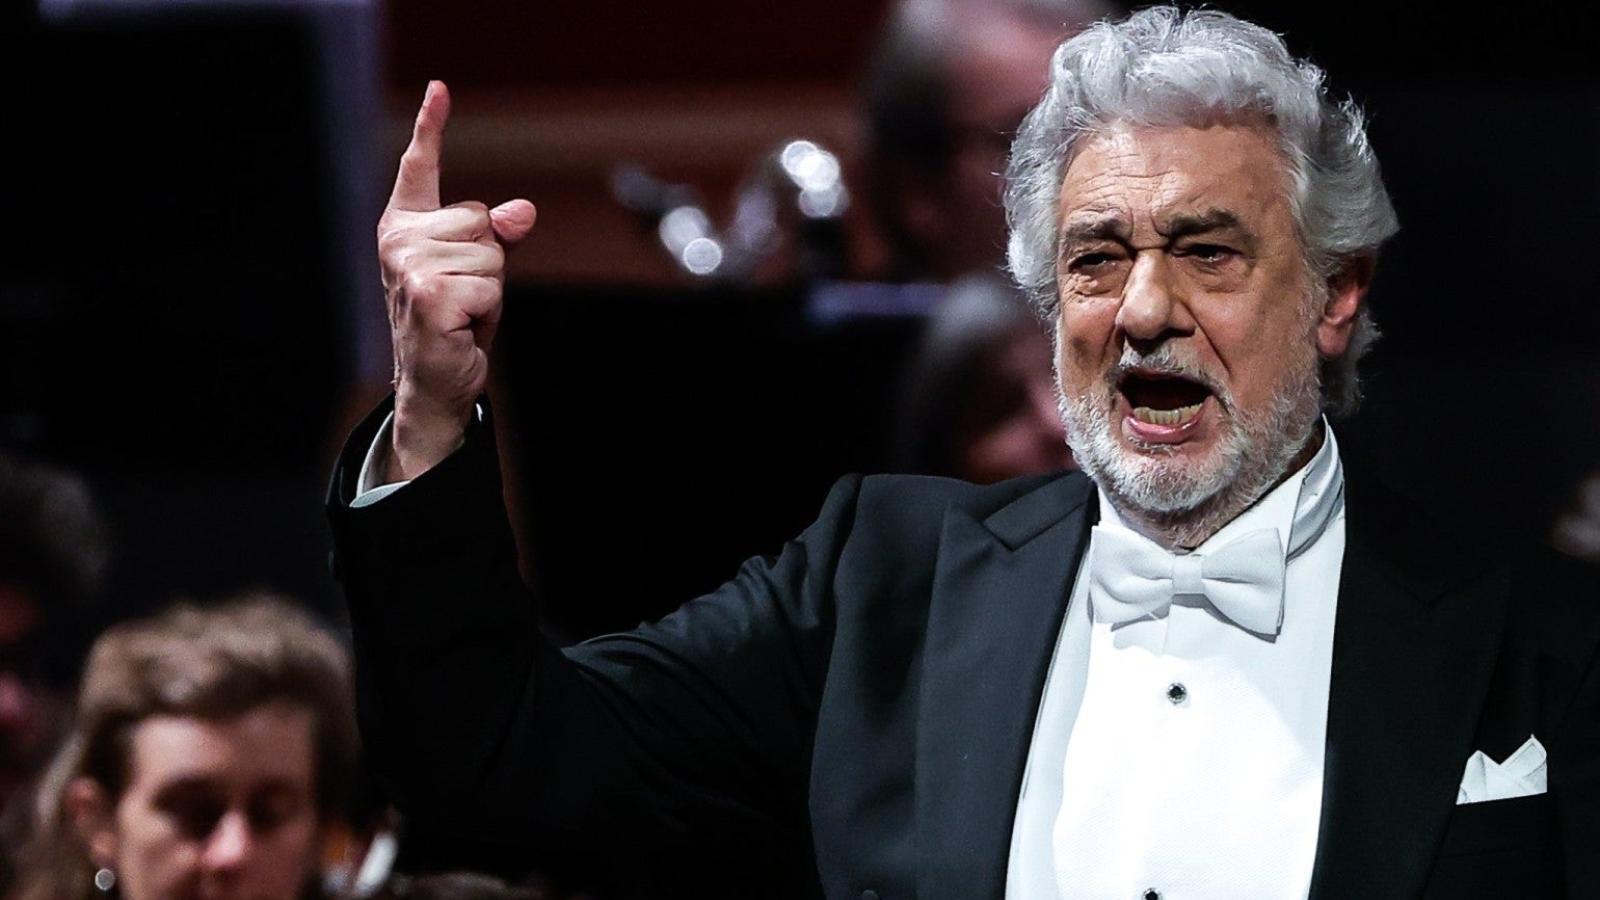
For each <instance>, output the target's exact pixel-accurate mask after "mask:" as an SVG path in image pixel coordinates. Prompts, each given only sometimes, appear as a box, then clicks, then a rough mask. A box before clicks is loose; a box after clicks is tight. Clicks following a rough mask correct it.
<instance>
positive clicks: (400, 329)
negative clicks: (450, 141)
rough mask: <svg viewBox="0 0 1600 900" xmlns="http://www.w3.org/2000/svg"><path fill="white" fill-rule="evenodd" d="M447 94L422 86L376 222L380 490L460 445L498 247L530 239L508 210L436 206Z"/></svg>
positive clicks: (494, 288) (494, 315)
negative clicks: (381, 302)
mask: <svg viewBox="0 0 1600 900" xmlns="http://www.w3.org/2000/svg"><path fill="white" fill-rule="evenodd" d="M449 118H450V92H449V90H448V89H447V88H446V87H445V85H444V83H443V82H439V81H434V82H430V83H429V84H428V91H427V94H426V95H425V96H424V97H423V99H422V108H421V109H420V110H418V111H417V123H416V127H415V129H414V130H413V131H412V134H411V145H410V146H408V147H407V148H406V152H405V155H404V156H402V157H400V172H399V174H398V175H397V176H396V177H395V182H394V193H392V194H390V196H389V205H388V207H387V208H386V209H384V211H383V218H381V219H379V220H378V260H379V263H380V264H381V267H382V270H383V288H384V295H385V297H386V298H387V302H388V306H389V331H390V336H391V338H392V340H393V345H394V369H395V415H394V432H393V433H394V443H393V447H392V448H391V452H390V454H389V459H388V462H387V464H386V467H385V477H384V479H383V480H384V481H386V482H394V481H402V480H406V479H411V478H415V477H417V476H418V475H420V474H422V473H423V472H425V471H427V470H428V469H430V468H432V467H433V466H434V465H436V464H437V463H439V462H440V461H441V460H443V459H444V458H445V457H446V456H448V455H449V454H450V453H451V452H453V451H454V450H455V448H456V447H457V446H459V445H460V443H461V437H462V434H463V433H464V432H465V430H466V426H467V423H468V422H469V421H470V419H471V417H472V409H473V404H474V402H475V401H476V400H477V398H478V396H479V395H480V394H481V393H483V390H484V386H485V384H487V382H488V376H489V345H490V343H491V342H492V341H493V340H494V332H495V328H496V326H497V325H499V323H500V302H501V295H502V288H503V286H504V284H505V247H508V246H510V245H512V244H515V243H516V242H517V241H520V240H522V239H523V238H524V237H526V236H527V235H528V232H529V231H531V230H532V229H533V219H534V208H533V204H532V203H529V202H528V201H526V200H512V201H510V202H508V203H503V204H501V205H499V206H497V207H495V208H493V209H490V208H489V207H487V206H485V205H483V204H482V203H477V202H466V203H453V204H451V205H449V206H446V207H443V208H441V207H440V206H439V156H440V150H441V148H442V146H443V144H444V126H445V122H446V121H447V120H448V119H449Z"/></svg>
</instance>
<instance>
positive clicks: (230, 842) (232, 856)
mask: <svg viewBox="0 0 1600 900" xmlns="http://www.w3.org/2000/svg"><path fill="white" fill-rule="evenodd" d="M254 843H255V836H254V835H253V834H252V833H251V831H250V821H249V819H247V818H246V817H245V815H244V813H243V812H241V811H238V810H230V811H229V812H227V813H226V814H224V815H223V817H222V818H221V819H218V820H217V827H216V828H213V829H212V830H211V835H210V837H209V838H208V839H207V841H206V846H205V852H204V854H203V855H202V857H201V860H202V862H203V863H204V866H205V868H206V869H208V870H211V871H224V870H229V869H237V868H239V867H240V866H242V865H244V863H245V862H246V861H247V860H248V859H249V858H250V854H251V852H252V850H253V845H254Z"/></svg>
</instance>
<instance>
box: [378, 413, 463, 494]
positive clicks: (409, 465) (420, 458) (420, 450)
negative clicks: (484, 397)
mask: <svg viewBox="0 0 1600 900" xmlns="http://www.w3.org/2000/svg"><path fill="white" fill-rule="evenodd" d="M471 420H472V404H471V403H468V404H467V405H466V406H465V407H464V408H462V409H461V410H460V412H459V413H457V412H442V411H437V410H421V409H418V408H417V407H416V405H414V404H409V403H407V402H406V401H405V400H404V399H403V398H401V399H397V400H396V402H395V411H394V422H393V427H392V428H391V429H390V432H389V433H390V447H389V453H388V459H387V460H385V462H384V471H385V478H384V481H385V482H395V481H410V480H412V479H414V478H416V477H418V476H419V475H421V474H422V473H424V472H426V471H428V470H429V469H431V468H433V467H434V466H436V465H438V464H439V463H441V462H443V461H444V459H445V457H447V456H449V455H450V454H452V453H454V452H455V451H456V450H457V449H458V448H460V446H461V444H462V443H463V441H464V440H465V438H466V432H467V424H468V423H469V422H470V421H471Z"/></svg>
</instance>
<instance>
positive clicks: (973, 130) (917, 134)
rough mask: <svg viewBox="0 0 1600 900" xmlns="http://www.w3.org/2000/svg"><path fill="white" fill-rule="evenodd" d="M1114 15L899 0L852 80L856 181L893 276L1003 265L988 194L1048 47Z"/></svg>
mask: <svg viewBox="0 0 1600 900" xmlns="http://www.w3.org/2000/svg"><path fill="white" fill-rule="evenodd" d="M1120 14H1121V10H1120V8H1119V7H1118V6H1117V5H1116V4H1115V3H1111V2H1104V0H901V2H899V3H896V4H895V5H894V6H893V7H892V8H891V9H890V11H889V14H888V18H887V19H886V21H885V23H884V26H883V30H882V32H881V34H880V35H879V37H878V39H877V44H876V48H875V50H874V51H873V53H872V56H871V59H870V60H869V62H868V64H867V71H866V75H865V78H864V79H863V82H862V86H861V96H862V117H863V119H864V120H865V121H864V125H865V131H866V141H865V144H866V152H865V160H864V180H865V183H866V194H867V200H868V203H869V204H870V205H871V208H872V213H873V218H874V219H875V220H876V222H877V225H878V228H879V229H880V230H881V231H882V232H883V235H884V237H885V239H886V240H887V241H888V243H889V245H890V252H891V256H892V262H891V264H890V271H889V272H888V273H887V274H888V276H889V278H890V280H896V281H902V280H903V281H918V280H920V281H935V282H949V281H953V280H955V279H956V278H959V277H960V276H962V275H964V274H966V273H968V272H971V271H974V270H994V269H997V268H998V267H999V266H1000V265H1001V263H1002V262H1003V261H1004V257H1005V240H1006V222H1005V211H1004V210H1003V209H1002V207H1001V203H1000V193H1001V190H1002V189H1003V187H1004V173H1005V168H1006V153H1007V152H1008V151H1009V150H1010V147H1011V139H1012V137H1013V136H1014V135H1015V134H1016V130H1017V126H1018V125H1019V124H1021V122H1022V117H1023V116H1024V115H1026V114H1027V112H1028V110H1029V109H1031V108H1033V105H1034V104H1035V103H1037V102H1038V101H1039V98H1040V97H1041V96H1043V94H1044V90H1045V88H1046V87H1047V86H1048V85H1049V74H1050V72H1049V69H1050V67H1049V62H1050V54H1051V53H1052V52H1053V51H1054V50H1055V48H1056V45H1057V44H1059V43H1061V41H1062V40H1064V39H1065V38H1068V37H1070V36H1072V35H1074V34H1076V33H1078V32H1079V31H1081V30H1083V28H1084V27H1085V26H1087V25H1088V24H1089V23H1091V22H1094V21H1095V20H1097V19H1103V18H1107V17H1113V16H1117V15H1120Z"/></svg>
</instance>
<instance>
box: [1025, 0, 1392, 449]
mask: <svg viewBox="0 0 1600 900" xmlns="http://www.w3.org/2000/svg"><path fill="white" fill-rule="evenodd" d="M1050 74H1051V78H1050V89H1049V91H1048V92H1047V93H1046V94H1045V96H1044V99H1043V100H1041V101H1040V102H1039V105H1038V106H1036V107H1034V109H1033V111H1032V112H1031V113H1029V114H1028V118H1027V120H1026V121H1024V122H1023V124H1022V128H1021V130H1020V131H1019V132H1018V134H1017V139H1016V141H1015V142H1014V143H1013V144H1012V148H1011V162H1010V166H1009V168H1008V171H1007V173H1006V176H1007V177H1006V181H1007V186H1006V196H1005V203H1006V219H1007V221H1008V222H1009V223H1010V227H1011V237H1010V242H1009V245H1008V247H1007V258H1008V261H1009V263H1010V268H1011V273H1012V275H1013V277H1015V278H1016V280H1017V283H1018V284H1019V285H1020V286H1021V287H1022V289H1023V290H1024V291H1026V292H1027V294H1028V296H1029V297H1030V298H1031V299H1032V301H1033V303H1034V306H1035V308H1036V309H1037V310H1038V312H1039V314H1040V315H1041V316H1044V317H1045V318H1047V319H1053V318H1054V317H1055V315H1056V314H1057V312H1058V302H1059V298H1058V296H1057V291H1056V254H1057V251H1056V243H1057V237H1058V235H1057V219H1058V213H1057V207H1058V204H1059V202H1060V196H1059V195H1060V191H1061V180H1062V177H1063V176H1064V175H1065V174H1066V167H1067V164H1068V163H1069V162H1070V161H1071V160H1072V158H1073V156H1074V154H1075V153H1076V150H1077V148H1078V147H1079V145H1080V144H1081V142H1082V139H1083V138H1084V137H1085V136H1090V137H1092V136H1094V135H1096V134H1099V133H1102V132H1103V131H1105V130H1106V129H1107V128H1108V127H1109V126H1111V125H1112V124H1114V123H1128V124H1133V125H1156V126H1160V125H1199V124H1210V123H1213V122H1217V121H1230V120H1232V121H1241V122H1251V123H1258V122H1265V123H1266V124H1268V125H1269V126H1270V127H1272V128H1273V129H1274V130H1276V132H1277V134H1278V138H1279V143H1280V146H1281V148H1282V150H1283V155H1284V159H1285V160H1286V162H1287V164H1288V170H1289V175H1290V182H1291V184H1292V193H1291V196H1290V198H1289V200H1290V203H1291V206H1292V209H1293V211H1294V217H1295V223H1296V226H1297V231H1298V237H1299V240H1300V245H1301V247H1302V248H1303V249H1304V252H1305V257H1306V265H1307V267H1308V269H1309V270H1310V271H1311V272H1312V273H1313V274H1314V275H1315V276H1316V280H1317V281H1318V282H1319V283H1324V284H1325V283H1326V280H1327V279H1328V278H1329V277H1331V276H1333V275H1334V274H1335V273H1337V272H1339V271H1340V270H1341V269H1342V268H1344V267H1345V266H1347V265H1350V264H1352V263H1355V262H1359V261H1361V260H1369V261H1370V260H1372V259H1374V258H1375V257H1376V254H1377V252H1378V247H1379V245H1381V244H1382V243H1383V242H1384V241H1385V240H1387V239H1388V238H1390V237H1391V236H1393V235H1394V233H1395V232H1396V231H1398V230H1399V227H1400V225H1399V221H1398V220H1397V219H1396V218H1395V213H1394V207H1393V206H1392V205H1391V204H1390V202H1389V193H1388V191H1387V190H1385V189H1384V186H1383V178H1382V177H1381V175H1380V173H1379V171H1378V159H1377V157H1376V156H1375V155H1374V154H1373V152H1372V147H1371V145H1370V144H1369V143H1368V141H1367V135H1366V129H1365V126H1364V123H1363V120H1362V115H1361V110H1360V109H1359V108H1358V107H1357V106H1356V105H1355V103H1354V102H1353V101H1350V100H1343V101H1335V100H1334V99H1332V98H1330V97H1329V95H1328V90H1327V88H1326V86H1325V85H1324V83H1323V82H1324V76H1323V72H1322V70H1321V69H1320V68H1318V67H1317V66H1315V65H1313V64H1312V63H1310V62H1306V61H1301V60H1296V59H1295V58H1294V57H1292V56H1290V55H1289V50H1288V48H1287V47H1285V46H1284V43H1283V40H1282V39H1281V38H1279V37H1278V35H1276V34H1274V33H1272V32H1271V31H1268V30H1267V29H1265V28H1262V27H1261V26H1259V25H1254V24H1252V23H1250V22H1246V21H1244V20H1242V19H1238V18H1236V17H1234V16H1231V15H1228V14H1227V13H1224V12H1218V11H1216V10H1196V11H1193V12H1190V13H1187V14H1185V13H1182V12H1180V11H1179V10H1178V9H1177V8H1176V7H1171V6H1160V7H1154V8H1151V9H1146V10H1142V11H1140V12H1138V13H1135V14H1134V15H1132V16H1130V17H1129V18H1127V19H1126V20H1124V21H1121V22H1098V23H1096V24H1094V25H1092V26H1090V27H1089V28H1088V29H1087V30H1085V31H1084V32H1082V33H1081V34H1079V35H1077V36H1076V37H1073V38H1072V39H1070V40H1068V41H1066V42H1064V43H1063V44H1062V45H1061V46H1060V47H1058V48H1057V49H1056V52H1055V56H1054V58H1053V59H1052V60H1051V62H1050ZM1377 337H1378V330H1377V326H1376V325H1375V324H1374V323H1373V321H1372V317H1371V315H1370V313H1369V312H1368V311H1367V309H1366V307H1365V305H1363V306H1362V308H1361V311H1360V312H1359V314H1358V316H1357V319H1356V322H1355V331H1354V333H1353V334H1352V336H1351V341H1350V346H1349V349H1348V350H1347V351H1346V352H1345V354H1344V355H1343V356H1341V357H1339V358H1338V359H1330V360H1325V361H1324V362H1323V366H1322V405H1323V409H1324V410H1326V411H1327V412H1328V413H1329V414H1330V415H1332V416H1336V417H1338V416H1345V415H1349V414H1350V413H1353V412H1354V411H1355V409H1356V407H1357V406H1359V405H1360V402H1361V387H1360V381H1359V379H1358V376H1357V372H1356V366H1357V364H1358V362H1359V361H1360V359H1361V357H1362V355H1364V354H1365V353H1366V351H1367V349H1368V348H1369V347H1371V345H1372V343H1373V341H1375V340H1376V339H1377Z"/></svg>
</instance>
